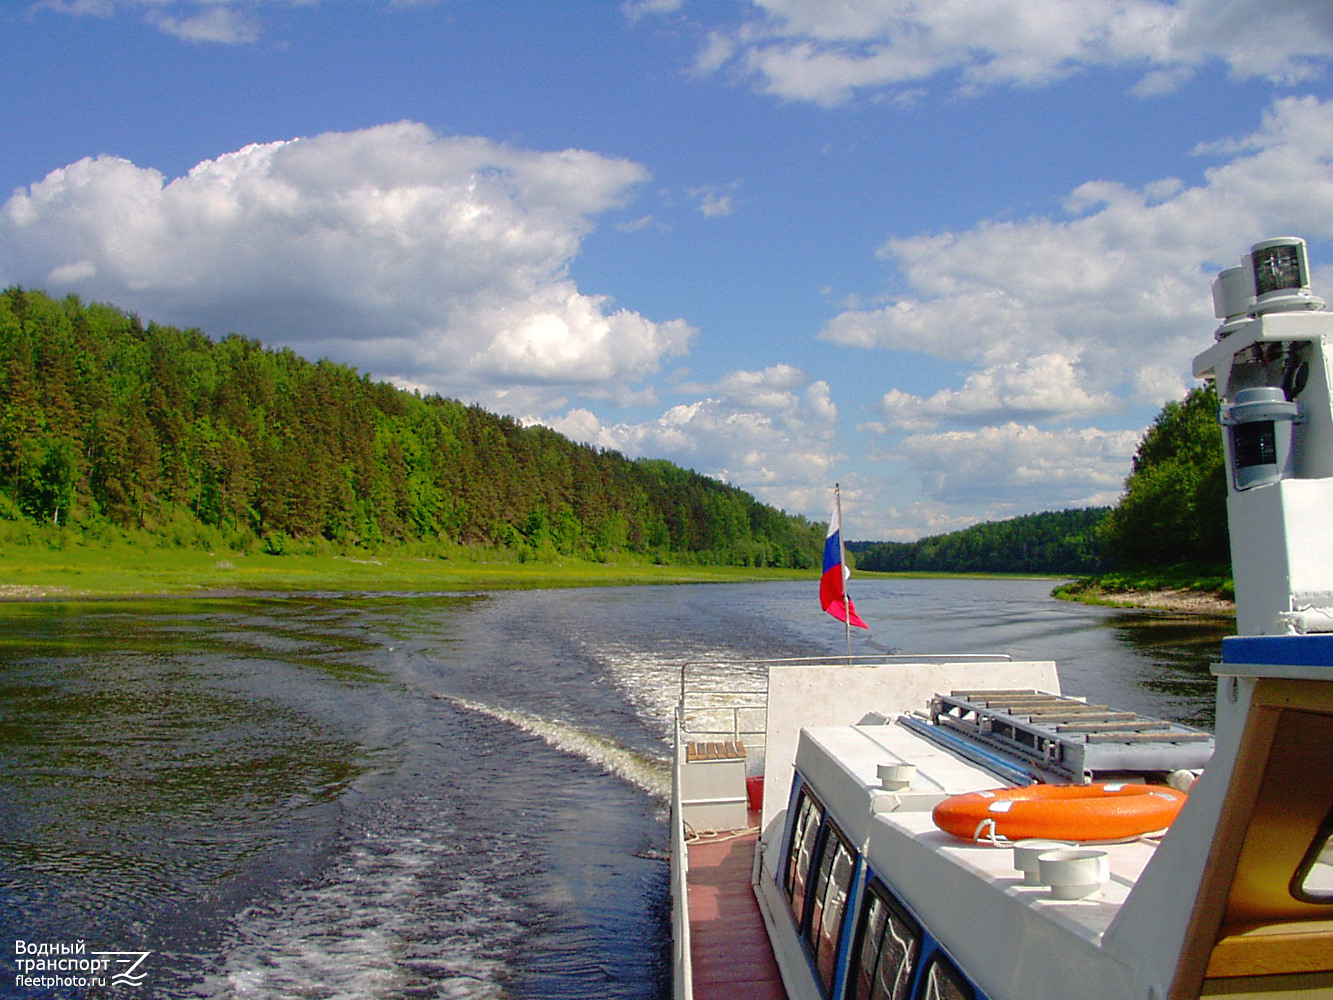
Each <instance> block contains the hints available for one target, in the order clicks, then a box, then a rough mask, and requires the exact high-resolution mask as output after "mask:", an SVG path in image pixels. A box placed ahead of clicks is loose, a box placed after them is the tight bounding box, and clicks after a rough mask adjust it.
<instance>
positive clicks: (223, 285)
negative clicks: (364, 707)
mask: <svg viewBox="0 0 1333 1000" xmlns="http://www.w3.org/2000/svg"><path fill="white" fill-rule="evenodd" d="M647 177H648V174H647V171H646V170H645V169H644V168H643V167H642V166H640V165H639V164H636V163H632V162H630V161H627V160H622V159H613V158H610V157H604V156H600V155H597V154H595V153H590V152H584V151H581V150H565V151H562V152H549V153H548V152H534V151H529V150H522V149H516V148H513V147H510V146H506V145H503V144H500V143H496V142H492V141H489V140H486V139H479V138H469V137H443V136H438V135H435V134H434V133H432V132H431V131H430V130H429V129H427V128H426V127H424V126H422V125H417V124H413V123H408V122H404V123H398V124H393V125H383V126H379V127H376V128H371V129H366V130H363V131H359V132H348V133H328V134H325V135H319V136H315V137H313V138H307V139H296V140H292V141H287V142H273V143H267V144H263V145H253V146H248V147H246V148H244V149H241V150H238V151H237V152H235V153H230V154H227V155H225V156H221V157H219V158H217V159H216V160H209V161H206V162H204V163H201V164H199V165H198V166H196V167H195V168H194V169H193V170H191V171H190V172H189V174H188V175H186V176H184V177H179V178H176V179H174V180H171V181H168V180H167V179H166V178H165V177H163V175H162V174H160V173H159V172H157V171H156V170H153V169H150V168H146V167H141V166H137V165H135V164H133V163H130V162H128V161H126V160H123V159H117V158H114V157H99V158H96V159H84V160H80V161H79V162H77V163H73V164H70V165H69V166H67V167H64V168H61V169H59V170H56V171H53V172H52V173H51V174H49V175H48V176H47V177H46V178H45V179H44V180H42V181H39V182H38V183H36V184H33V185H31V186H30V187H28V188H27V189H20V190H19V191H17V192H16V193H15V194H14V195H13V196H12V197H11V198H10V199H9V201H8V202H7V203H5V205H4V206H3V208H0V278H2V279H3V280H4V281H5V282H20V283H23V284H26V285H31V286H36V287H47V288H48V290H50V291H52V292H53V293H55V294H63V293H65V292H68V291H74V292H78V293H80V294H82V295H84V296H86V297H92V298H98V299H103V300H108V301H112V302H115V303H117V304H118V305H121V306H123V307H125V308H129V309H134V310H136V311H139V312H141V313H143V314H145V315H147V316H150V317H152V318H154V319H156V320H159V321H163V322H176V323H187V324H190V325H198V326H202V327H203V328H204V329H207V330H209V331H210V332H213V333H218V334H221V333H225V332H228V331H230V330H238V331H239V332H242V333H247V334H250V335H252V336H257V337H262V338H263V339H265V340H266V341H268V342H276V343H286V344H290V345H292V346H294V347H298V348H299V349H301V350H302V351H304V352H305V353H307V354H311V355H319V354H326V355H328V356H330V357H333V358H334V359H336V360H339V361H344V362H346V363H350V364H355V365H357V366H359V367H361V368H363V369H366V370H369V371H371V372H373V373H374V374H375V375H377V376H380V377H388V378H398V379H401V380H403V381H410V382H412V383H413V384H417V385H425V386H429V387H430V388H433V389H435V390H437V391H441V392H448V393H453V394H458V395H468V396H470V397H471V398H486V394H487V393H488V392H491V393H495V392H498V391H500V389H502V388H512V387H513V386H530V387H539V388H542V389H543V391H546V390H550V391H552V392H555V391H563V392H572V393H576V394H582V395H585V396H590V397H597V398H606V397H616V396H618V395H619V396H621V397H626V398H627V397H628V395H629V394H632V393H633V392H635V391H641V390H636V389H635V388H634V386H635V383H638V382H641V381H642V380H644V379H646V378H648V377H649V376H651V375H653V374H655V373H656V372H658V371H659V370H660V369H661V367H662V365H663V364H664V363H665V362H666V360H667V359H669V358H672V357H675V356H679V355H681V354H683V353H685V351H686V350H687V347H688V344H689V342H690V339H691V338H692V337H693V336H694V334H695V330H694V329H693V328H692V327H691V326H689V325H688V324H686V323H685V322H683V321H681V320H671V321H668V322H663V323H659V322H654V321H652V320H649V319H647V318H646V317H644V316H641V315H639V314H637V313H634V312H631V311H629V310H625V309H616V308H614V306H613V304H612V303H611V302H610V301H609V300H608V299H607V298H606V297H604V296H598V295H588V294H585V293H583V292H582V291H580V290H579V288H578V287H577V286H576V285H575V283H574V282H573V280H572V279H571V278H570V277H569V275H568V266H569V262H570V261H571V260H572V259H573V257H574V256H575V255H576V254H577V252H578V250H579V246H580V243H581V240H582V239H583V237H584V236H585V235H586V234H587V233H588V232H589V231H590V230H591V229H592V227H593V225H594V221H595V218H596V216H597V215H598V214H600V213H602V212H605V211H607V210H608V209H610V208H613V207H616V206H619V205H622V204H624V203H625V202H626V201H627V199H628V198H629V197H630V195H631V193H632V192H633V190H634V189H635V187H636V186H637V185H639V184H640V183H641V182H643V181H644V180H646V179H647Z"/></svg>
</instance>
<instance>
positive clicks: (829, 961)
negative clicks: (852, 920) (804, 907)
mask: <svg viewBox="0 0 1333 1000" xmlns="http://www.w3.org/2000/svg"><path fill="white" fill-rule="evenodd" d="M855 873H856V852H855V851H853V850H852V848H851V845H850V844H848V843H847V841H846V839H844V837H843V836H842V833H841V832H840V831H839V830H838V828H837V827H836V826H834V825H833V824H832V823H830V824H829V832H828V836H827V837H826V838H825V840H824V850H823V852H822V853H821V855H820V858H819V868H818V870H817V871H816V873H815V880H814V885H813V886H812V889H811V900H810V907H811V910H810V926H809V927H808V928H807V930H806V940H807V941H808V942H809V944H810V949H811V951H812V952H813V953H814V956H815V971H816V972H817V973H818V974H819V981H820V983H821V984H822V985H823V987H824V994H825V995H826V996H827V995H828V993H829V992H830V991H831V990H832V989H833V971H834V966H835V965H836V964H837V959H838V938H839V936H840V930H841V928H842V918H843V915H844V914H845V913H846V912H847V896H848V895H849V894H850V893H851V891H852V876H853V875H854V874H855Z"/></svg>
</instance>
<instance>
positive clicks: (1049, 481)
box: [892, 423, 1140, 520]
mask: <svg viewBox="0 0 1333 1000" xmlns="http://www.w3.org/2000/svg"><path fill="white" fill-rule="evenodd" d="M1139 437H1140V434H1139V433H1138V432H1137V431H1103V430H1097V429H1081V430H1059V431H1044V430H1040V429H1039V428H1036V427H1033V426H1031V425H1025V424H1017V423H1007V424H1002V425H1000V426H994V427H983V428H980V429H979V430H974V431H945V432H941V433H931V434H912V435H909V436H908V437H906V438H904V439H903V440H902V441H901V442H899V443H898V445H897V446H896V447H895V449H894V451H893V452H892V457H894V458H897V459H900V460H902V461H904V462H906V463H907V464H908V465H909V466H910V467H911V468H912V469H913V470H914V471H915V472H916V474H917V475H918V476H919V477H920V479H921V483H922V486H923V488H924V489H925V492H926V494H927V495H928V496H929V497H931V498H932V499H933V500H934V501H936V502H939V503H943V504H947V505H950V506H953V507H954V508H955V509H959V508H961V509H966V510H969V511H975V510H977V509H988V510H990V511H991V512H992V515H991V516H995V517H1014V516H1016V515H1018V514H1024V513H1030V512H1032V511H1035V510H1053V509H1059V508H1065V507H1085V506H1097V505H1102V504H1112V503H1114V502H1115V501H1116V499H1117V498H1118V497H1119V495H1120V491H1121V488H1122V487H1123V485H1124V478H1125V476H1126V474H1127V473H1128V470H1129V464H1130V459H1131V458H1132V457H1133V454H1134V449H1135V448H1136V447H1137V445H1138V440H1139ZM972 520H975V517H973V518H972Z"/></svg>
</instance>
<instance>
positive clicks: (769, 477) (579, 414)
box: [534, 365, 838, 510]
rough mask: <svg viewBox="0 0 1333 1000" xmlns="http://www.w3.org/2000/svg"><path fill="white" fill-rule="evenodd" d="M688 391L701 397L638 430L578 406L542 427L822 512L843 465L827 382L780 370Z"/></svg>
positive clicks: (773, 501) (745, 373) (640, 425)
mask: <svg viewBox="0 0 1333 1000" xmlns="http://www.w3.org/2000/svg"><path fill="white" fill-rule="evenodd" d="M683 388H684V390H685V391H693V392H694V393H695V394H697V395H699V396H701V397H702V398H697V399H694V400H691V401H690V402H687V403H680V404H678V405H676V406H672V407H670V408H669V409H667V410H666V411H665V412H664V413H662V414H661V416H659V417H656V418H654V419H652V420H647V421H643V422H640V423H618V424H606V423H603V422H602V421H601V419H600V418H598V417H597V416H595V415H594V414H593V413H592V412H591V411H589V410H587V409H586V408H580V407H576V408H572V409H570V410H569V411H567V412H566V413H565V414H564V415H563V416H561V417H558V418H555V419H545V420H541V421H540V422H541V423H544V424H546V425H547V426H550V427H552V428H553V429H555V430H557V431H559V432H560V433H562V434H565V435H567V436H568V437H570V438H573V439H574V440H576V441H585V442H588V443H590V444H595V445H597V446H599V447H603V448H614V449H615V450H617V451H620V452H623V453H624V454H626V455H629V456H631V457H639V456H650V457H653V458H665V459H668V460H670V461H672V462H675V463H676V464H678V465H681V466H684V467H686V468H691V469H694V470H696V471H697V472H701V473H703V474H704V475H709V476H713V477H714V478H717V479H721V480H723V481H725V482H728V483H730V484H732V485H734V486H739V487H741V488H742V489H744V490H747V491H749V492H751V493H753V494H754V495H755V496H757V497H758V498H759V499H761V500H763V501H764V502H766V503H770V504H773V505H775V506H778V507H782V508H784V509H786V510H809V509H811V501H812V500H814V503H813V507H814V508H815V509H817V508H819V507H820V506H822V501H819V500H817V499H815V498H816V497H817V496H818V495H819V494H820V493H821V491H823V492H826V491H827V489H828V484H829V483H830V482H831V481H832V480H831V478H830V476H831V470H832V469H833V467H834V464H835V462H836V461H837V458H838V456H836V455H835V454H834V453H833V446H834V431H835V428H836V424H837V418H838V411H837V407H836V406H835V405H834V403H833V399H832V393H831V391H830V389H829V386H828V383H826V382H823V381H811V380H810V378H809V376H808V375H806V374H805V373H804V372H803V371H801V370H800V369H798V368H794V367H792V366H791V365H774V366H772V367H770V368H766V369H764V370H763V371H737V372H732V373H731V374H729V375H727V376H726V377H725V378H723V379H722V380H720V381H719V382H717V383H716V384H714V385H711V386H686V387H683ZM534 422H536V421H534Z"/></svg>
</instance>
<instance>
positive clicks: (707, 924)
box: [689, 833, 787, 1000]
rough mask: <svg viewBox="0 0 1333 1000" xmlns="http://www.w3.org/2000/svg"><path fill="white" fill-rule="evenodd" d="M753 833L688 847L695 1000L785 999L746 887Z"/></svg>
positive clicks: (755, 903) (761, 922)
mask: <svg viewBox="0 0 1333 1000" xmlns="http://www.w3.org/2000/svg"><path fill="white" fill-rule="evenodd" d="M757 839H758V835H757V834H755V833H749V834H742V835H740V836H737V837H735V838H734V839H731V840H722V841H716V842H714V843H707V842H698V843H693V844H691V845H690V847H689V852H690V869H689V898H690V942H691V947H690V958H691V961H692V963H693V965H694V996H695V1000H721V998H728V1000H730V998H733V997H736V996H738V995H741V994H739V993H738V992H737V986H739V985H744V987H745V988H744V993H743V995H744V996H745V998H746V1000H787V993H786V991H785V990H784V989H783V987H782V976H781V974H780V973H779V972H778V966H777V962H776V961H774V959H773V948H772V945H770V944H769V941H768V933H767V931H765V930H764V918H763V915H762V914H761V913H760V912H759V903H758V901H757V900H756V899H755V898H754V890H753V889H752V888H751V886H750V870H751V867H752V865H753V862H754V849H755V842H756V841H757Z"/></svg>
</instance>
